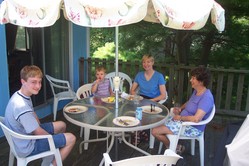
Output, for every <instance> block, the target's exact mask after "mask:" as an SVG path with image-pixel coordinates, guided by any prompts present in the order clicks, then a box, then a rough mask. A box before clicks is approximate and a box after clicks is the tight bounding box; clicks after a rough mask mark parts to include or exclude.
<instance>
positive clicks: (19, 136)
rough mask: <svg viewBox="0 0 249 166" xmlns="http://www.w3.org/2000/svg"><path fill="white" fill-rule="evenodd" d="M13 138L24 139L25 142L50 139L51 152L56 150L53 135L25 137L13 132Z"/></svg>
mask: <svg viewBox="0 0 249 166" xmlns="http://www.w3.org/2000/svg"><path fill="white" fill-rule="evenodd" d="M11 133H12V134H11V135H12V137H15V138H19V139H24V140H37V139H48V143H49V147H50V150H55V149H56V148H55V144H54V140H53V137H52V135H23V134H19V133H16V132H13V131H11Z"/></svg>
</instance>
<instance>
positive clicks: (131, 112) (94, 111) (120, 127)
mask: <svg viewBox="0 0 249 166" xmlns="http://www.w3.org/2000/svg"><path fill="white" fill-rule="evenodd" d="M151 105H152V106H155V107H153V109H154V110H155V111H152V112H151V110H150V109H151ZM118 106H119V107H118V110H117V109H115V102H114V103H108V102H107V100H104V98H100V97H96V96H95V97H90V98H84V99H80V100H76V101H72V102H70V103H69V104H67V105H66V106H65V107H64V109H63V114H64V117H65V118H66V119H67V120H68V121H69V122H71V123H73V124H75V125H78V126H80V127H84V141H82V142H81V143H80V147H79V149H80V153H82V144H84V149H87V145H88V143H90V142H96V141H103V140H108V139H109V137H110V136H111V141H110V145H109V146H108V147H107V153H109V151H110V150H111V148H112V146H113V143H114V138H115V135H116V134H117V133H121V136H122V140H123V142H124V143H125V144H127V145H128V146H130V147H131V148H134V149H135V150H137V151H139V152H141V153H143V154H145V155H150V154H149V153H148V152H146V151H144V150H142V149H140V148H138V147H137V146H134V145H133V144H131V143H129V142H128V141H127V140H126V139H125V134H124V133H125V132H133V131H139V130H146V129H151V128H154V127H156V126H159V125H161V124H164V123H165V121H166V119H167V117H168V115H169V110H168V108H167V107H165V106H164V105H162V104H159V103H157V102H153V101H151V100H148V99H142V100H140V101H139V103H136V104H135V103H134V101H130V100H127V99H123V98H119V104H118ZM137 107H142V108H143V113H142V119H141V120H138V119H136V118H135V116H136V108H137ZM70 109H71V110H72V111H70ZM125 118H128V121H126V119H125ZM120 119H121V121H120ZM122 120H124V121H126V122H127V124H130V120H131V121H132V122H133V123H132V125H127V124H125V122H123V121H122ZM90 129H92V130H99V131H106V132H107V137H105V138H97V139H91V140H89V133H90ZM153 143H154V141H153Z"/></svg>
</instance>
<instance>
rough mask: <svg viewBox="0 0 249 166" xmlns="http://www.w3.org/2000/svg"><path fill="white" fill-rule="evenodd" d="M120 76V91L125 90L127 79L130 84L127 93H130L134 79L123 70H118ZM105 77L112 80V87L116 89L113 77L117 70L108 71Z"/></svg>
mask: <svg viewBox="0 0 249 166" xmlns="http://www.w3.org/2000/svg"><path fill="white" fill-rule="evenodd" d="M118 76H119V77H120V85H119V92H120V93H122V92H123V85H124V82H125V81H127V82H128V84H129V89H128V92H127V93H130V92H129V91H130V89H131V86H132V80H131V78H130V77H129V76H128V75H127V74H125V73H122V72H118ZM105 77H106V78H108V79H109V80H110V84H111V88H112V90H113V91H114V85H113V79H114V77H115V72H111V73H108V74H107V75H106V76H105Z"/></svg>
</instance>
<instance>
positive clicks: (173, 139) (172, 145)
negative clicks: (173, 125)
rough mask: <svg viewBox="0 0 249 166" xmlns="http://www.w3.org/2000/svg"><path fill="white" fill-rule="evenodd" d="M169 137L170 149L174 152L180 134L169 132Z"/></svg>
mask: <svg viewBox="0 0 249 166" xmlns="http://www.w3.org/2000/svg"><path fill="white" fill-rule="evenodd" d="M167 137H168V139H169V142H170V143H169V149H170V150H172V151H173V152H175V151H176V147H177V144H178V140H179V138H178V135H171V134H168V135H167Z"/></svg>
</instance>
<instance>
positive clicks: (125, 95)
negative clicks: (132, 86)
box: [121, 92, 129, 99]
mask: <svg viewBox="0 0 249 166" xmlns="http://www.w3.org/2000/svg"><path fill="white" fill-rule="evenodd" d="M128 96H129V94H127V93H125V92H122V93H121V97H122V98H124V99H126V98H127V97H128Z"/></svg>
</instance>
